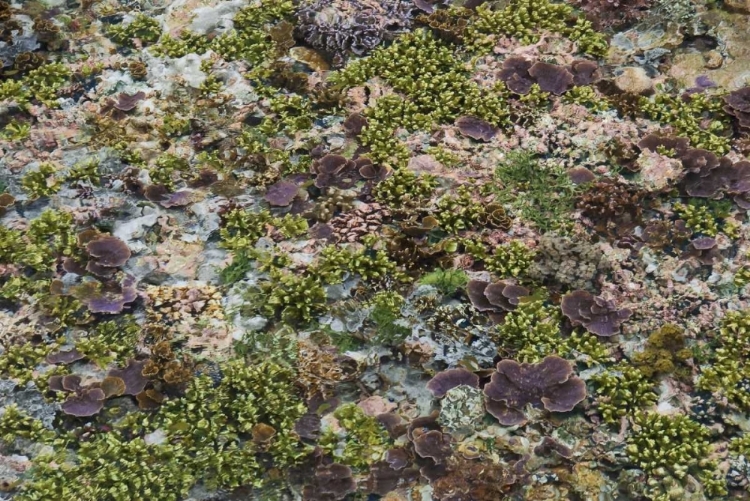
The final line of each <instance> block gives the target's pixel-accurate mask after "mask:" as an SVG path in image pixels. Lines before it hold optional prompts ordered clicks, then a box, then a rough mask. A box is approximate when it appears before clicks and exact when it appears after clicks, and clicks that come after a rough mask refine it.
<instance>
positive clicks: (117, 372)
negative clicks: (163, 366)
mask: <svg viewBox="0 0 750 501" xmlns="http://www.w3.org/2000/svg"><path fill="white" fill-rule="evenodd" d="M145 365H146V360H140V361H136V360H131V361H129V362H128V365H127V366H126V367H125V368H123V369H112V370H111V371H109V373H107V376H112V377H118V378H120V379H122V380H123V382H124V383H125V391H124V392H123V395H133V396H135V395H137V394H138V393H140V392H142V391H143V389H144V388H146V385H147V384H148V378H147V377H145V376H144V375H143V367H145Z"/></svg>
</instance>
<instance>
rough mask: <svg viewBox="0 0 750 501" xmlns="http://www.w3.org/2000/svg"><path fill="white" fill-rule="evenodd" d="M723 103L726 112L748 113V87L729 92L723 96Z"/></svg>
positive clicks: (749, 101) (749, 107)
mask: <svg viewBox="0 0 750 501" xmlns="http://www.w3.org/2000/svg"><path fill="white" fill-rule="evenodd" d="M724 102H725V103H727V108H728V110H727V111H728V112H729V110H732V111H740V112H743V113H750V86H746V87H742V88H741V89H737V90H735V91H732V92H730V93H729V94H727V95H726V96H724Z"/></svg>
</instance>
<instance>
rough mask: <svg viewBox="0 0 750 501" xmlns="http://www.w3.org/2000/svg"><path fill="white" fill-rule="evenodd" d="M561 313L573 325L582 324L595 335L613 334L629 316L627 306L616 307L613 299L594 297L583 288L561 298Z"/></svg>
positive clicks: (605, 335)
mask: <svg viewBox="0 0 750 501" xmlns="http://www.w3.org/2000/svg"><path fill="white" fill-rule="evenodd" d="M560 306H561V309H562V312H563V315H565V316H566V317H568V319H569V320H570V322H571V323H572V324H573V325H574V326H577V325H583V327H585V328H586V330H588V331H589V332H591V333H592V334H596V335H597V336H604V337H608V336H614V335H615V334H617V333H618V332H619V331H620V324H622V323H623V322H624V321H625V320H627V319H628V318H630V315H631V313H632V312H631V311H630V310H628V309H627V308H623V309H618V308H617V306H616V305H615V304H614V302H613V301H607V300H605V299H603V298H600V297H595V296H593V295H592V294H591V293H589V292H587V291H584V290H577V291H573V292H571V293H569V294H567V295H565V296H563V298H562V302H561V304H560Z"/></svg>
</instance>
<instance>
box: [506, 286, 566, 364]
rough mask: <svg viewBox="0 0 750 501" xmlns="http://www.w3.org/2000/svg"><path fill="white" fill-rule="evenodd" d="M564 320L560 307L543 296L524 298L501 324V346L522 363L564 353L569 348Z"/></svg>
mask: <svg viewBox="0 0 750 501" xmlns="http://www.w3.org/2000/svg"><path fill="white" fill-rule="evenodd" d="M560 320H561V315H560V311H559V309H558V308H555V307H553V306H549V305H545V304H544V301H543V300H542V299H538V298H535V299H531V300H528V301H523V302H521V303H520V304H519V305H518V308H517V309H516V310H514V311H512V312H510V313H508V315H507V316H506V317H505V320H504V321H503V323H502V324H500V325H499V326H498V327H497V342H498V346H499V347H500V350H501V351H507V352H509V353H511V354H512V357H513V359H515V360H518V361H520V362H528V363H535V362H538V361H539V360H541V359H543V358H544V357H546V356H547V355H551V354H555V353H556V354H560V353H561V352H564V351H565V341H564V339H563V337H562V336H561V335H560Z"/></svg>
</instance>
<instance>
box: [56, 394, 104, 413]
mask: <svg viewBox="0 0 750 501" xmlns="http://www.w3.org/2000/svg"><path fill="white" fill-rule="evenodd" d="M104 400H105V395H104V391H102V390H101V388H87V389H85V390H83V391H82V392H81V393H80V394H79V395H71V396H70V397H68V399H67V400H66V401H65V402H63V403H62V405H61V406H60V408H61V409H62V411H63V412H64V413H65V414H68V415H70V416H76V417H89V416H93V415H94V414H97V413H98V412H99V411H101V410H102V408H103V407H104Z"/></svg>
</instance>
